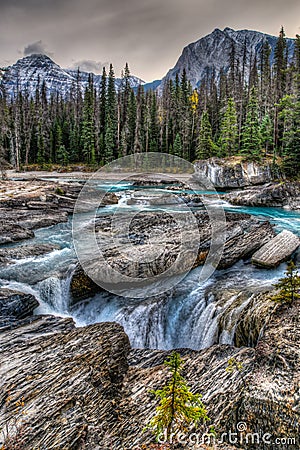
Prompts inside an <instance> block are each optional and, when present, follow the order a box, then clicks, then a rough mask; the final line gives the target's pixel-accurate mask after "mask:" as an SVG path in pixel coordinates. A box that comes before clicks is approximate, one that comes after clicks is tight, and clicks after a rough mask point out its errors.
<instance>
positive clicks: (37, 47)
mask: <svg viewBox="0 0 300 450" xmlns="http://www.w3.org/2000/svg"><path fill="white" fill-rule="evenodd" d="M35 53H41V54H43V55H48V56H54V54H53V53H52V52H49V51H48V50H47V46H46V45H45V44H44V43H43V41H42V40H39V41H36V42H32V44H28V45H26V46H25V47H24V50H23V54H24V56H29V55H33V54H35Z"/></svg>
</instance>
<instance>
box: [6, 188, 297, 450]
mask: <svg viewBox="0 0 300 450" xmlns="http://www.w3.org/2000/svg"><path fill="white" fill-rule="evenodd" d="M9 183H10V184H9ZM16 183H21V184H19V185H18V184H16ZM144 183H145V181H144V180H143V186H142V188H143V189H145V184H144ZM81 186H82V185H81V183H80V182H78V181H73V182H72V183H70V182H67V181H64V182H62V181H61V182H60V183H59V184H58V183H57V182H50V181H31V182H28V181H24V182H4V184H3V186H2V193H1V196H0V217H1V223H2V227H1V231H0V242H1V244H2V245H1V247H0V282H1V287H0V307H1V316H0V360H1V365H0V376H1V380H2V383H1V391H0V409H1V414H0V427H2V429H4V428H6V430H7V431H6V438H7V443H6V447H5V448H7V450H9V448H15V447H13V445H14V444H13V443H14V442H17V441H18V442H21V448H22V449H28V450H29V449H33V448H45V449H81V448H82V449H83V448H86V449H91V450H92V449H93V450H94V449H101V450H102V449H104V450H108V449H114V450H121V449H140V448H141V446H142V444H144V445H148V444H149V443H150V442H153V436H152V435H151V433H150V432H146V433H143V431H142V430H143V428H144V426H145V423H146V422H147V420H148V419H149V417H150V416H151V415H152V414H153V412H154V409H155V402H154V401H153V397H152V396H151V394H150V393H149V390H151V389H157V388H159V387H161V386H162V385H163V384H164V382H165V380H166V377H167V374H166V368H165V367H164V366H163V365H162V363H163V361H164V360H165V358H166V356H167V355H168V354H169V352H170V351H171V350H172V349H174V348H179V349H180V350H179V352H180V353H181V354H182V356H183V358H184V360H185V373H184V375H185V377H186V379H187V381H188V383H189V385H190V386H191V388H192V390H193V392H199V393H201V394H203V401H204V402H205V405H206V406H207V409H208V415H209V417H210V418H211V422H212V424H213V425H214V426H215V428H216V429H217V430H218V433H219V434H222V433H228V432H229V431H230V430H235V429H236V427H237V424H238V423H240V422H245V423H246V424H247V427H248V431H249V432H252V433H259V434H261V435H264V434H266V433H269V434H270V435H271V436H272V439H275V438H281V437H284V436H289V437H290V438H293V439H295V441H294V442H295V444H292V445H290V446H289V448H291V449H298V448H299V445H300V443H299V441H298V439H299V398H300V391H299V381H300V377H299V357H300V354H299V338H300V326H299V325H300V324H299V308H300V304H299V302H298V301H297V302H295V303H294V304H293V305H292V307H285V306H281V307H279V306H277V305H276V304H275V303H274V302H273V301H272V300H270V292H271V290H272V285H273V283H274V281H276V280H277V279H278V278H279V277H280V276H281V275H282V273H283V271H284V268H285V265H284V261H285V260H286V259H287V258H289V257H290V256H291V254H292V253H294V252H295V250H296V249H297V245H295V242H297V241H293V242H294V245H293V246H292V247H291V249H290V251H287V253H284V255H283V256H282V258H279V259H278V261H277V262H276V264H275V266H276V267H274V268H272V269H270V270H265V269H261V268H258V267H255V266H253V265H252V264H251V257H252V256H253V254H255V253H256V252H258V251H260V250H261V249H262V248H264V246H266V245H268V244H269V245H270V243H272V241H273V239H274V238H275V236H276V235H277V238H278V232H279V231H280V229H278V226H280V224H279V225H278V223H279V222H276V220H273V221H272V222H273V223H270V222H269V221H268V220H266V218H264V219H263V218H262V216H263V215H262V214H260V215H258V214H255V216H254V215H253V214H251V208H250V209H249V211H248V213H249V214H240V213H239V212H238V211H236V210H233V211H231V212H230V207H227V209H228V210H227V212H226V226H225V227H220V232H222V233H224V236H225V239H224V251H223V254H222V257H221V258H220V260H219V262H218V267H217V268H216V269H217V270H216V271H215V273H214V274H213V276H212V277H211V278H210V279H209V280H207V281H206V282H205V283H203V284H199V281H198V280H199V276H200V273H201V269H202V266H203V263H204V262H205V259H206V257H207V255H208V250H209V246H210V241H211V226H210V222H209V216H208V215H207V213H206V212H205V210H204V209H203V206H202V205H203V203H202V199H201V193H198V194H193V195H192V196H191V194H190V193H189V194H186V193H185V192H182V193H180V199H181V200H182V201H184V204H185V205H186V204H189V205H190V207H191V208H192V211H193V217H194V218H195V221H196V223H197V232H198V233H200V237H201V239H200V245H199V247H198V250H197V254H196V255H195V254H193V262H192V271H191V272H190V273H189V275H188V276H187V277H185V278H184V279H183V280H182V281H181V282H180V283H179V284H178V285H176V286H175V287H174V288H172V289H171V290H170V291H168V292H165V293H164V294H161V295H158V296H155V295H152V296H150V297H148V298H145V299H137V298H129V297H122V296H116V295H113V294H111V293H109V292H106V291H104V290H103V289H100V288H99V286H97V285H96V284H95V283H93V281H92V280H91V279H90V278H89V277H88V275H87V274H86V273H85V272H84V271H83V270H82V268H81V267H80V265H78V263H77V261H76V256H75V253H74V250H73V248H72V245H71V222H70V214H71V213H72V210H73V206H74V203H75V201H76V198H77V195H78V193H79V191H80V189H81ZM137 187H138V186H137ZM137 187H136V186H135V187H134V188H133V187H132V188H131V189H133V191H132V193H131V194H130V195H128V192H126V194H125V195H124V193H122V192H111V193H110V194H109V199H108V198H106V205H103V206H104V207H103V208H101V210H99V213H98V215H97V219H96V235H97V239H98V241H101V243H102V245H103V247H102V248H104V252H107V254H106V259H107V260H108V261H109V264H110V266H112V267H115V268H117V269H118V271H119V272H121V273H123V274H129V275H132V274H134V276H135V278H137V279H139V278H140V279H143V277H145V275H146V276H147V277H148V276H149V275H151V276H153V274H154V275H155V274H157V273H160V272H161V271H163V270H165V268H166V266H167V265H168V264H171V265H174V264H173V263H174V261H175V260H176V251H177V250H178V246H179V245H180V234H178V229H177V224H176V221H174V220H170V218H168V215H166V213H165V212H161V211H159V210H157V209H159V207H160V206H161V203H163V205H164V206H166V205H168V207H170V208H172V210H174V209H175V210H176V214H177V213H178V211H180V207H181V203H180V202H181V200H180V201H179V202H178V203H177V204H175V203H174V202H173V201H171V202H170V198H173V195H171V194H169V193H170V191H171V192H172V189H170V186H168V185H167V186H164V187H163V188H164V189H165V190H167V191H168V192H163V194H161V200H159V197H158V198H155V200H154V199H151V201H150V202H149V203H148V204H147V199H146V200H145V191H143V192H140V193H137V192H136V189H137ZM179 187H180V189H181V190H182V191H184V190H185V186H183V185H181V186H179V185H177V186H176V189H178V188H179ZM16 188H17V191H18V192H17V193H16ZM174 189H175V188H174ZM12 193H13V196H11V194H12ZM169 195H171V197H170V196H169ZM146 197H147V196H146ZM120 203H121V204H122V207H124V203H125V207H133V208H136V207H137V206H140V205H143V208H142V210H141V211H139V212H138V215H137V216H136V221H135V222H133V223H132V224H131V226H132V230H131V234H130V239H129V240H128V237H127V240H126V239H125V238H124V237H122V235H121V233H120V235H118V234H116V235H115V240H116V241H117V242H120V240H121V241H122V239H123V241H122V242H123V246H124V247H123V250H124V254H126V245H129V244H130V246H132V245H133V246H134V247H135V248H136V249H137V250H139V251H141V252H144V253H146V254H147V258H148V259H149V261H150V262H148V260H147V261H143V262H142V264H140V265H137V264H133V263H132V262H131V261H130V258H129V259H128V258H127V259H126V258H124V257H120V253H118V251H117V250H118V249H117V248H115V249H114V248H112V247H111V246H110V247H109V246H107V247H105V242H106V239H107V232H108V230H109V229H110V226H111V213H112V212H113V211H114V208H115V207H117V206H119V205H120ZM293 204H295V203H293ZM155 208H156V209H155ZM173 214H174V212H173ZM120 217H121V219H122V216H120ZM121 219H120V220H121ZM297 220H298V217H297V213H295V223H296V222H297ZM87 226H88V224H87ZM41 227H46V228H41ZM160 233H163V235H164V236H165V237H166V238H165V239H164V244H165V245H166V247H167V251H165V252H163V253H159V252H158V249H159V246H160V244H161V242H160V239H159V237H160ZM295 235H297V228H296V229H295ZM150 238H151V245H152V247H151V248H152V251H153V252H154V254H158V257H156V258H155V263H153V262H151V261H153V258H151V254H149V251H148V250H149V247H147V246H148V241H149V239H150ZM295 239H297V238H295ZM155 252H156V253H155ZM121 256H122V255H121ZM185 257H186V259H184V261H187V264H190V258H191V255H190V254H189V252H187V254H186V256H185ZM90 267H91V268H92V269H93V270H94V271H95V272H96V271H99V272H101V273H103V271H104V269H103V267H102V266H101V263H99V261H97V260H93V259H92V260H91V261H90ZM175 267H176V266H175ZM184 270H185V267H184V266H181V267H176V273H177V272H180V271H182V272H184ZM115 282H117V280H115ZM62 316H64V317H62ZM230 357H234V358H237V359H238V360H239V361H241V363H242V364H243V370H242V371H241V372H238V371H237V372H235V373H231V374H230V373H228V372H226V370H225V369H226V366H227V364H228V359H229V358H230ZM19 401H22V405H21V407H17V406H16V405H17V403H18V402H19ZM3 436H4V437H5V433H4V434H3ZM8 438H9V439H10V441H9V440H8ZM3 439H4V438H2V440H3ZM9 445H12V446H11V447H9ZM183 448H189V447H183ZM190 448H194V447H190ZM216 448H220V449H221V448H223V449H224V448H235V447H229V446H228V447H226V446H223V445H219V444H218V445H217V447H216ZM239 448H249V449H258V448H261V449H263V450H265V449H269V448H270V445H268V444H266V443H261V444H260V446H259V447H257V445H256V444H255V443H254V444H253V445H252V444H250V445H248V446H247V447H243V446H240V447H239ZM276 448H278V449H280V450H283V449H286V448H287V447H286V446H285V444H279V445H277V446H276Z"/></svg>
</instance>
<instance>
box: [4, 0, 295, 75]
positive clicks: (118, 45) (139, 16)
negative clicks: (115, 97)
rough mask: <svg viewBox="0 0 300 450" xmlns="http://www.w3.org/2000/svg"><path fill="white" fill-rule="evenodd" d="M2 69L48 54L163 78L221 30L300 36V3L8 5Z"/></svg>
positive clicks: (65, 1) (65, 61) (102, 0)
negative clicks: (190, 47)
mask: <svg viewBox="0 0 300 450" xmlns="http://www.w3.org/2000/svg"><path fill="white" fill-rule="evenodd" d="M0 8H1V9H0V30H1V34H0V65H1V66H5V65H8V64H11V63H14V62H15V61H16V60H17V59H19V58H20V57H22V56H24V55H29V54H31V53H46V54H48V55H49V56H51V57H52V58H53V59H54V60H55V61H56V62H57V63H58V64H60V65H61V66H63V67H71V66H74V67H76V66H78V65H80V66H81V68H82V69H85V70H91V71H94V72H100V71H101V69H102V66H103V64H104V65H106V64H107V63H108V62H112V63H113V65H114V67H115V70H116V73H117V75H119V72H120V70H121V68H122V67H123V66H124V64H125V62H126V61H128V63H129V67H130V69H131V72H132V73H133V74H135V75H137V76H139V77H140V78H142V79H144V80H145V81H151V80H154V79H160V78H162V77H163V76H164V75H165V74H166V72H167V71H168V69H169V68H171V67H173V66H174V65H175V63H176V61H177V59H178V57H179V56H180V54H181V52H182V49H183V47H184V46H185V45H187V44H189V43H191V42H194V41H196V40H198V39H199V38H201V37H202V36H205V35H206V34H208V33H210V32H211V31H212V30H213V29H215V28H221V29H223V28H225V27H226V26H229V27H231V28H234V29H244V28H248V29H254V30H259V31H264V32H266V33H269V34H275V35H277V34H278V31H279V29H280V26H281V25H284V27H285V29H286V33H287V35H288V36H289V37H294V36H295V34H296V33H299V34H300V1H299V0H285V1H283V0H49V1H46V0H0Z"/></svg>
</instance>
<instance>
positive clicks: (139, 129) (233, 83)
mask: <svg viewBox="0 0 300 450" xmlns="http://www.w3.org/2000/svg"><path fill="white" fill-rule="evenodd" d="M270 54H271V48H270V46H269V44H268V43H267V42H266V43H265V44H264V45H263V46H262V49H261V51H260V52H259V53H258V54H256V55H253V58H252V61H251V62H250V64H249V63H247V62H246V51H245V57H244V59H243V61H242V63H240V62H239V63H238V62H237V59H236V56H235V47H234V45H233V46H232V49H231V57H230V68H229V70H228V71H227V72H226V73H225V72H221V74H219V75H218V78H216V77H214V76H210V78H207V80H204V81H203V82H202V83H201V86H200V87H199V88H198V89H192V87H191V84H190V82H189V80H188V79H187V77H186V72H185V71H183V72H182V73H181V74H180V75H178V76H177V77H176V79H175V80H174V81H168V82H166V83H165V85H164V87H163V88H162V89H161V91H159V92H155V91H152V90H149V91H147V92H144V89H143V87H142V86H140V87H139V88H137V89H132V88H131V86H130V72H129V68H128V65H126V67H125V70H124V74H123V82H122V85H121V88H120V89H119V90H118V91H117V90H116V87H115V78H114V69H113V67H112V65H111V66H110V69H109V73H108V74H106V72H105V69H103V78H102V85H101V89H100V91H97V90H96V89H95V86H94V83H93V77H92V76H90V78H89V83H88V86H87V88H86V90H85V92H84V93H82V91H81V89H80V83H79V81H80V72H78V77H77V78H78V83H77V85H75V86H74V88H73V89H72V91H71V92H70V93H69V95H68V96H67V98H63V97H62V96H61V95H60V94H59V93H57V94H55V95H51V96H49V95H48V93H47V89H46V85H45V83H41V84H40V85H39V87H38V88H37V90H36V93H35V95H34V96H29V95H28V94H26V93H24V92H17V93H16V95H15V96H14V98H13V99H12V98H9V97H8V96H7V95H6V93H5V91H3V90H2V91H1V96H0V152H1V155H0V156H1V157H2V160H3V159H6V160H7V161H9V162H10V163H12V164H13V165H14V166H15V167H17V168H19V167H21V166H23V165H28V164H39V165H42V166H45V165H47V164H63V165H66V164H69V163H78V162H80V163H86V164H91V165H103V164H106V163H108V162H110V161H111V160H113V159H114V158H117V157H121V156H126V155H129V154H132V153H138V152H150V151H151V152H164V153H169V154H173V155H176V156H180V157H182V158H185V159H187V160H189V161H194V160H195V159H206V158H209V157H211V156H220V157H227V156H234V155H243V156H244V157H245V159H249V160H254V161H260V160H261V159H262V158H263V157H265V156H268V157H272V158H273V159H274V162H275V161H277V162H280V164H281V165H282V167H283V168H284V170H285V171H286V173H287V175H288V176H297V175H298V174H299V172H300V37H299V36H297V37H296V40H295V50H294V57H293V60H292V61H289V60H288V52H287V44H286V39H285V34H284V30H283V29H282V30H281V32H280V35H279V37H278V40H277V44H276V49H275V60H274V64H273V65H271V62H270Z"/></svg>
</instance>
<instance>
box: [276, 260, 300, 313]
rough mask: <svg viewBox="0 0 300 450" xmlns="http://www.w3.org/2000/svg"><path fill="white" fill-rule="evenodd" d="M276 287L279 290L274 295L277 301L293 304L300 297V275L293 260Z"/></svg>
mask: <svg viewBox="0 0 300 450" xmlns="http://www.w3.org/2000/svg"><path fill="white" fill-rule="evenodd" d="M274 287H275V288H276V289H277V290H278V292H277V294H275V295H273V297H272V299H273V300H274V301H275V302H278V303H287V304H289V305H292V304H293V302H294V301H295V300H299V299H300V276H299V273H298V269H297V267H296V265H295V263H294V262H293V261H290V262H289V263H288V266H287V269H286V272H285V277H284V278H280V279H279V281H278V282H277V283H276V284H275V285H274Z"/></svg>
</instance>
